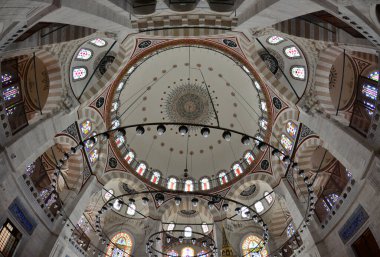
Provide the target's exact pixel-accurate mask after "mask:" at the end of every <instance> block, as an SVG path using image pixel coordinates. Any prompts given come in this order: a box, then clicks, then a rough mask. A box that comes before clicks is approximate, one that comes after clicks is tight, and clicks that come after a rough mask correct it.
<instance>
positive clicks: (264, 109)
mask: <svg viewBox="0 0 380 257" xmlns="http://www.w3.org/2000/svg"><path fill="white" fill-rule="evenodd" d="M261 110H263V111H264V112H267V111H268V109H267V103H266V102H265V101H261Z"/></svg>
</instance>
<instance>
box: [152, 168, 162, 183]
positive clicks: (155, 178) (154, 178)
mask: <svg viewBox="0 0 380 257" xmlns="http://www.w3.org/2000/svg"><path fill="white" fill-rule="evenodd" d="M160 178H161V173H160V172H159V171H157V170H155V171H153V173H152V177H151V178H150V182H152V183H153V184H156V185H157V184H158V182H159V181H160Z"/></svg>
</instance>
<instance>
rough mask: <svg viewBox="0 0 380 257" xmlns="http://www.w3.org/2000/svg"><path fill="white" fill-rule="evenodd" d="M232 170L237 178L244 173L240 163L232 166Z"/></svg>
mask: <svg viewBox="0 0 380 257" xmlns="http://www.w3.org/2000/svg"><path fill="white" fill-rule="evenodd" d="M232 169H233V171H234V174H235V176H236V177H238V176H239V175H240V174H242V173H243V169H242V168H241V166H240V164H239V163H236V164H234V166H232Z"/></svg>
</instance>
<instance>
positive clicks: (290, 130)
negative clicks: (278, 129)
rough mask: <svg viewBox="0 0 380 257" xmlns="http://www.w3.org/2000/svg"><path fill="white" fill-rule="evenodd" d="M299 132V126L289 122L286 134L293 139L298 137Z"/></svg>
mask: <svg viewBox="0 0 380 257" xmlns="http://www.w3.org/2000/svg"><path fill="white" fill-rule="evenodd" d="M297 131H298V126H297V125H296V124H295V123H294V122H292V121H289V122H288V123H286V132H287V133H288V135H289V136H291V137H292V138H293V139H295V138H296V137H297Z"/></svg>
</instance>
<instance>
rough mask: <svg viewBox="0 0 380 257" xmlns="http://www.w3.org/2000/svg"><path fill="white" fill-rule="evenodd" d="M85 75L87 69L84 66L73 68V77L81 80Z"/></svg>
mask: <svg viewBox="0 0 380 257" xmlns="http://www.w3.org/2000/svg"><path fill="white" fill-rule="evenodd" d="M86 76H87V69H86V68H84V67H80V68H74V69H73V79H74V80H81V79H84V78H85V77H86Z"/></svg>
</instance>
